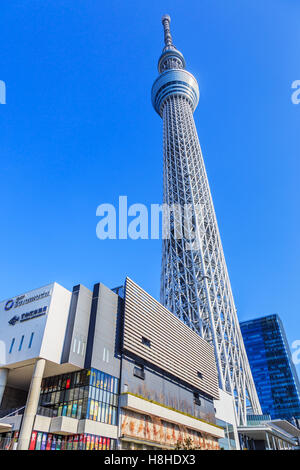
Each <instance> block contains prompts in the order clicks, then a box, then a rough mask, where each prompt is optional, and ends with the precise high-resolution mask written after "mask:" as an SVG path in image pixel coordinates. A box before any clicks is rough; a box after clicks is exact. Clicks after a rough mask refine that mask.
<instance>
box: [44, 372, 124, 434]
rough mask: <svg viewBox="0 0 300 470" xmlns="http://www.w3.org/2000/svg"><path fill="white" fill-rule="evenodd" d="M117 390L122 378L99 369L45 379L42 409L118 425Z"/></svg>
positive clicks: (59, 414) (55, 414)
mask: <svg viewBox="0 0 300 470" xmlns="http://www.w3.org/2000/svg"><path fill="white" fill-rule="evenodd" d="M118 390H119V379H118V378H116V377H113V376H111V375H108V374H105V373H104V372H101V371H99V370H97V369H90V370H86V369H84V370H82V371H79V372H72V373H70V374H64V375H60V376H56V377H49V378H45V379H44V380H43V383H42V388H41V395H40V410H41V411H40V412H41V413H42V410H43V409H45V408H46V409H48V410H49V411H52V414H53V416H68V417H71V418H76V419H90V420H93V421H99V422H102V423H106V424H113V425H116V424H117V407H118ZM42 414H43V413H42Z"/></svg>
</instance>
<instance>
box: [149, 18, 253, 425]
mask: <svg viewBox="0 0 300 470" xmlns="http://www.w3.org/2000/svg"><path fill="white" fill-rule="evenodd" d="M162 24H163V27H164V43H165V46H164V48H163V51H162V54H161V56H160V58H159V61H158V72H159V76H158V78H157V79H156V80H155V82H154V84H153V86H152V95H151V96H152V104H153V107H154V109H155V110H156V112H157V113H158V114H159V115H160V116H161V118H162V119H163V154H164V164H163V167H164V176H163V179H164V196H163V197H164V204H166V205H167V206H168V207H175V206H176V207H177V210H173V211H172V212H171V215H170V234H169V235H170V236H169V237H166V238H165V239H163V247H162V271H161V303H162V304H163V305H165V306H166V307H167V308H168V309H169V310H171V311H172V312H173V313H174V314H175V315H177V316H178V317H179V318H180V319H181V320H183V321H184V322H185V323H186V324H187V325H189V326H190V327H191V328H192V329H193V330H195V331H196V332H197V333H198V334H199V335H200V336H202V337H203V338H204V339H205V340H207V341H208V342H209V343H211V344H213V346H214V350H215V358H216V363H217V368H218V373H219V386H220V388H221V389H223V390H225V391H227V392H229V393H231V394H232V396H233V397H234V399H235V404H236V417H237V424H243V425H245V424H246V409H247V408H248V407H249V406H250V407H251V408H252V413H254V414H259V413H261V408H260V404H259V400H258V396H257V393H256V389H255V385H254V382H253V378H252V374H251V370H250V367H249V363H248V358H247V354H246V351H245V347H244V343H243V338H242V335H241V331H240V327H239V322H238V318H237V314H236V308H235V304H234V300H233V295H232V291H231V285H230V280H229V276H228V272H227V267H226V262H225V257H224V253H223V248H222V243H221V238H220V234H219V229H218V224H217V219H216V215H215V210H214V206H213V201H212V196H211V192H210V188H209V183H208V179H207V175H206V170H205V165H204V161H203V156H202V152H201V148H200V143H199V139H198V134H197V130H196V127H195V122H194V117H193V112H194V111H195V109H196V107H197V105H198V101H199V88H198V83H197V81H196V79H195V77H194V76H193V75H192V74H191V73H190V72H188V71H187V70H186V68H185V67H186V64H185V59H184V57H183V55H182V54H181V52H179V51H178V50H177V49H176V47H175V46H174V44H173V40H172V36H171V32H170V17H169V16H168V15H165V16H163V18H162ZM178 207H179V208H181V209H182V210H178ZM187 207H189V208H191V209H192V217H190V218H189V222H188V223H186V218H185V216H184V214H185V213H186V212H185V210H186V209H185V208H187ZM183 219H184V221H183ZM176 226H181V227H182V226H184V233H181V234H178V231H176ZM191 241H193V242H192V243H191Z"/></svg>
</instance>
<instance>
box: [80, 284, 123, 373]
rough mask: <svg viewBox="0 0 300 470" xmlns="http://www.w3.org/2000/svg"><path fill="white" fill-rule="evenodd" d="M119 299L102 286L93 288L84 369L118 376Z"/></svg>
mask: <svg viewBox="0 0 300 470" xmlns="http://www.w3.org/2000/svg"><path fill="white" fill-rule="evenodd" d="M118 309H119V297H118V296H117V294H115V293H114V292H112V291H111V290H110V289H109V288H108V287H106V286H104V285H103V284H97V285H96V286H95V288H94V293H93V302H92V311H91V316H90V326H89V338H88V343H89V348H90V349H87V355H86V361H85V367H94V368H95V369H98V370H101V371H102V372H106V373H107V374H110V375H113V376H115V377H119V376H120V363H121V360H120V356H119V353H118V347H117V345H118V342H119V337H118V334H117V323H118Z"/></svg>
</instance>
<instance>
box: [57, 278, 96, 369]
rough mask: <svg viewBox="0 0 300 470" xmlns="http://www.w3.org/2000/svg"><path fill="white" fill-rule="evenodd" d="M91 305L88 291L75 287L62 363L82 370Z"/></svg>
mask: <svg viewBox="0 0 300 470" xmlns="http://www.w3.org/2000/svg"><path fill="white" fill-rule="evenodd" d="M91 304H92V292H91V291H90V289H87V288H86V287H85V286H83V285H82V284H79V285H78V286H75V287H74V288H73V292H72V298H71V304H70V311H69V318H68V323H67V328H66V336H65V341H64V347H63V353H62V359H61V362H62V363H66V362H67V363H71V364H74V365H76V366H78V367H80V368H82V369H83V368H84V362H85V354H86V345H87V339H88V331H89V323H90V313H91Z"/></svg>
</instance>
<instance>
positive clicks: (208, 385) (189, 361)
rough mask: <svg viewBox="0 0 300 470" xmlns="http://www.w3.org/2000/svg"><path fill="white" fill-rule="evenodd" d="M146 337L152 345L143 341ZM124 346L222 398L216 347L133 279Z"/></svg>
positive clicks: (128, 284)
mask: <svg viewBox="0 0 300 470" xmlns="http://www.w3.org/2000/svg"><path fill="white" fill-rule="evenodd" d="M142 337H144V338H147V340H148V341H149V342H150V347H149V345H148V346H147V345H146V344H143V341H142ZM123 346H124V350H125V351H128V352H130V353H133V354H135V355H137V356H139V357H141V358H143V359H145V360H147V361H148V362H149V363H151V364H154V365H155V366H157V367H159V368H160V369H162V370H165V371H166V372H168V373H170V374H172V375H173V376H175V377H178V378H179V379H181V380H183V381H185V382H186V383H188V384H190V385H192V386H193V387H195V388H197V389H199V390H200V391H202V392H204V393H206V394H208V395H210V396H211V397H213V398H219V388H218V376H217V369H216V363H215V357H214V351H213V347H212V346H211V345H210V344H208V343H207V342H206V341H205V340H204V339H203V338H201V337H200V336H199V335H198V334H197V333H195V332H194V331H193V330H191V329H190V328H189V327H188V326H187V325H185V324H184V323H183V322H182V321H181V320H179V318H177V317H176V316H175V315H173V314H172V313H171V312H170V311H169V310H168V309H166V308H165V307H163V306H162V305H161V304H160V303H159V302H157V301H156V300H155V299H154V298H153V297H151V296H150V295H149V294H147V293H146V292H145V291H144V290H143V289H142V288H141V287H139V286H138V285H137V284H135V283H134V282H133V281H132V280H131V279H129V278H127V279H126V291H125V317H124V343H123ZM199 372H200V374H199Z"/></svg>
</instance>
